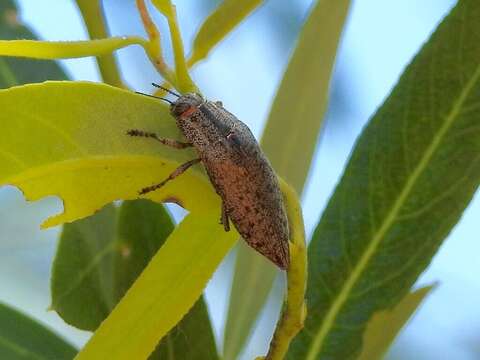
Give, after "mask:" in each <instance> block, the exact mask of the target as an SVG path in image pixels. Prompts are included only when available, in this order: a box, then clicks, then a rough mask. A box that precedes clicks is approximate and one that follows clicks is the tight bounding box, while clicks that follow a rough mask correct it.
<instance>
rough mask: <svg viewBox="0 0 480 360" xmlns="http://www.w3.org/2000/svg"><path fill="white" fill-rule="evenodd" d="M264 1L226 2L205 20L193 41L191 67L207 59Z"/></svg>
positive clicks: (228, 0) (242, 0)
mask: <svg viewBox="0 0 480 360" xmlns="http://www.w3.org/2000/svg"><path fill="white" fill-rule="evenodd" d="M262 2H263V0H224V1H223V2H222V3H221V4H220V5H219V6H218V7H217V8H216V9H215V11H214V12H212V13H211V14H210V16H209V17H208V18H207V19H206V20H205V22H204V23H203V24H202V26H201V27H200V30H199V31H198V33H197V35H196V37H195V40H194V41H193V50H192V54H191V56H190V58H189V60H188V64H189V66H192V65H193V64H195V63H196V62H198V61H200V60H202V59H204V58H206V57H207V56H208V54H209V53H210V51H211V50H212V49H213V48H214V47H215V45H217V44H218V43H219V42H220V41H221V40H222V39H223V38H224V37H225V36H227V35H228V33H230V32H231V31H232V30H233V29H234V28H235V27H236V26H237V25H238V24H239V23H240V22H241V21H242V20H243V19H245V18H246V17H247V16H248V15H249V14H250V13H251V12H252V11H253V10H255V9H256V8H257V7H258V6H259V5H260V4H261V3H262Z"/></svg>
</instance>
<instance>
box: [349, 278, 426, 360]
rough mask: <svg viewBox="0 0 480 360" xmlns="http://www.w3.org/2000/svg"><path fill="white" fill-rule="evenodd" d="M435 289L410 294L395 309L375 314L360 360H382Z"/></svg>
mask: <svg viewBox="0 0 480 360" xmlns="http://www.w3.org/2000/svg"><path fill="white" fill-rule="evenodd" d="M433 288H434V286H425V287H423V288H421V289H418V290H416V291H414V292H411V293H408V294H407V295H406V296H405V297H404V298H403V299H402V300H401V301H400V302H399V303H398V304H397V305H395V307H394V308H392V309H388V310H383V311H380V312H378V313H375V314H374V315H373V316H372V318H371V319H370V321H369V322H368V325H367V327H366V329H365V333H364V335H363V348H362V353H361V354H360V356H359V357H358V360H375V359H382V358H383V356H384V355H385V353H386V352H387V350H388V348H389V347H390V345H391V344H392V342H393V340H394V339H395V337H396V336H397V334H398V333H399V332H400V330H402V328H403V327H404V325H405V324H406V323H407V321H408V320H409V319H410V318H411V317H412V315H413V314H414V312H415V311H416V310H417V309H418V307H419V306H420V305H421V303H422V302H423V300H424V299H425V298H426V296H427V295H429V294H430V293H431V292H432V290H433Z"/></svg>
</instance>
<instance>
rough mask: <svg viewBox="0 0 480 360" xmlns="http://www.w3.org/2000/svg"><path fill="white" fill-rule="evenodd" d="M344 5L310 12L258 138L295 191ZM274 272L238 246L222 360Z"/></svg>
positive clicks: (323, 98) (234, 349) (234, 348)
mask: <svg viewBox="0 0 480 360" xmlns="http://www.w3.org/2000/svg"><path fill="white" fill-rule="evenodd" d="M349 5H350V1H348V0H341V1H338V0H322V1H319V2H318V3H317V5H316V6H315V7H314V8H313V10H312V12H311V14H310V16H309V18H308V20H307V21H306V23H305V25H304V27H303V30H302V32H301V34H300V36H299V40H298V43H297V46H296V49H295V51H294V53H293V56H292V58H291V60H290V63H289V65H288V68H287V70H286V73H285V75H284V78H283V80H282V83H281V85H280V88H279V89H278V92H277V96H276V97H275V100H274V103H273V107H272V110H271V112H270V117H269V119H268V122H267V126H266V128H265V131H264V134H263V137H262V142H261V143H262V147H263V149H264V150H265V153H266V154H267V156H268V157H269V160H270V162H271V163H272V165H273V167H274V168H275V170H276V171H277V172H278V174H279V175H281V176H282V177H284V179H285V180H286V181H287V182H288V183H289V184H291V185H292V186H293V187H294V188H295V190H296V191H297V192H298V193H301V192H302V189H303V185H304V182H305V179H306V178H307V175H308V171H309V169H310V163H311V159H312V156H313V152H314V149H315V145H316V142H317V138H318V135H319V132H320V129H321V124H322V121H323V117H324V113H325V108H326V104H327V99H328V90H329V84H330V77H331V73H332V69H333V64H334V60H335V55H336V51H337V46H338V43H339V39H340V34H341V32H342V29H343V25H344V22H345V19H346V17H347V13H348V9H349ZM292 99H295V100H294V101H292ZM276 273H277V271H276V269H275V268H274V267H273V266H271V264H269V263H268V262H267V261H265V259H263V258H262V257H260V256H258V255H257V254H255V253H254V252H253V251H251V249H250V248H248V247H247V246H244V245H243V244H240V246H239V248H238V254H237V262H236V266H235V275H234V280H233V285H232V296H231V297H230V305H229V310H228V318H227V325H226V328H225V355H226V357H227V358H234V357H235V356H236V355H238V353H239V351H240V350H241V349H242V347H243V344H244V343H245V341H246V340H247V338H248V335H249V334H250V332H251V329H252V328H253V326H254V324H255V321H256V319H257V317H258V314H259V313H260V311H261V309H262V308H263V306H264V304H265V301H266V299H267V296H268V294H269V293H270V290H271V288H272V284H273V280H274V278H275V275H276Z"/></svg>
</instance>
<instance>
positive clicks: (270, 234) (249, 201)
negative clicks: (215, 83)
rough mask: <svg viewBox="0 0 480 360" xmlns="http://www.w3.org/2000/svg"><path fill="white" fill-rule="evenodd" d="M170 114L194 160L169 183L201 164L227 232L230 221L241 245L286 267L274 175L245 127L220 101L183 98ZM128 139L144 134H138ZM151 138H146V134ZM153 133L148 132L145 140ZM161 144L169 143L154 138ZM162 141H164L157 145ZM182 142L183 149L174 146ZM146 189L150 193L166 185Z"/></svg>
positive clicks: (285, 233) (284, 226) (284, 223)
mask: <svg viewBox="0 0 480 360" xmlns="http://www.w3.org/2000/svg"><path fill="white" fill-rule="evenodd" d="M170 112H171V114H172V115H173V116H174V117H175V119H176V122H177V126H178V127H179V129H180V130H181V131H182V133H183V134H184V136H185V138H186V139H187V141H188V143H185V144H183V143H178V142H176V143H177V144H176V145H174V146H175V147H186V146H190V145H191V146H193V147H194V148H195V149H196V151H197V153H198V155H199V159H195V160H192V161H190V162H189V163H186V164H184V165H182V166H183V168H182V166H181V167H180V168H179V169H177V170H179V171H178V173H176V174H172V175H171V176H170V177H169V179H167V180H166V181H168V180H170V179H173V178H174V177H175V176H178V175H179V174H181V173H182V172H183V171H185V170H186V169H187V168H188V167H190V166H191V165H193V164H194V163H197V162H202V163H203V165H204V166H205V169H206V171H207V174H208V176H209V178H210V181H211V183H212V185H213V186H214V188H215V190H216V192H217V193H218V195H219V196H220V197H221V199H222V216H221V222H222V224H223V226H224V228H225V230H226V231H228V230H229V219H231V221H232V223H233V224H234V225H235V227H236V229H237V230H238V232H239V233H240V234H241V235H242V237H243V238H244V239H245V241H246V242H247V243H248V244H249V245H250V246H251V247H252V248H253V249H255V250H256V251H258V252H260V253H261V254H263V255H264V256H266V257H267V258H268V259H270V260H271V261H272V262H273V263H275V264H276V265H277V266H279V267H280V268H281V269H287V268H288V265H289V245H288V240H289V228H288V220H287V215H286V212H285V207H284V203H283V196H282V193H281V191H280V188H279V185H278V180H277V177H276V175H275V173H274V171H273V169H272V167H271V165H270V163H269V162H268V160H267V158H266V157H265V155H264V154H263V152H262V150H261V149H260V146H259V145H258V143H257V141H256V140H255V137H254V136H253V134H252V133H251V131H250V129H249V128H248V127H247V126H246V125H245V124H244V123H242V122H241V121H240V120H238V119H237V118H236V117H235V116H234V115H233V114H231V113H230V112H228V111H227V110H225V109H224V108H223V106H222V104H221V103H220V102H211V101H206V100H204V99H203V98H202V97H201V96H200V95H198V94H185V95H183V96H180V97H179V98H178V99H177V100H176V101H174V102H172V104H171V107H170ZM136 132H137V133H135V134H133V133H131V132H130V135H140V136H146V135H145V133H143V134H139V131H136ZM149 135H150V136H149ZM151 135H152V134H147V137H155V138H156V136H151ZM156 139H157V140H159V141H161V142H162V143H164V144H166V145H172V144H170V143H166V142H169V141H171V140H164V139H159V138H156ZM162 140H163V141H162ZM179 144H183V145H179ZM166 181H164V182H162V183H161V184H158V185H155V186H152V187H149V188H146V189H144V190H142V192H143V193H146V192H149V191H153V190H155V189H157V188H158V187H160V186H163V184H164V183H165V182H166Z"/></svg>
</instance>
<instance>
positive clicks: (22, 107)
mask: <svg viewBox="0 0 480 360" xmlns="http://www.w3.org/2000/svg"><path fill="white" fill-rule="evenodd" d="M59 99H61V101H59ZM0 108H1V109H2V111H1V112H0V123H1V124H2V131H1V132H0V159H1V161H0V185H4V184H12V185H15V186H17V187H19V188H20V189H21V190H22V191H23V192H24V194H25V196H26V197H27V198H28V199H29V200H36V199H40V198H42V197H45V196H48V195H56V196H59V197H61V198H62V200H63V202H64V213H63V214H61V215H58V216H56V217H54V218H50V219H49V220H48V221H47V222H46V223H45V224H44V226H52V225H57V224H61V223H64V222H71V221H74V220H77V219H80V218H83V217H86V216H88V215H91V214H93V213H94V212H95V211H97V210H98V209H100V208H102V207H103V206H105V205H106V204H109V203H111V202H112V201H114V200H118V199H135V198H137V197H138V191H139V190H140V189H142V188H144V187H145V186H148V185H152V184H155V183H158V182H160V181H162V180H163V179H165V178H166V177H168V175H169V174H170V173H172V172H173V171H174V169H175V168H177V167H178V166H179V165H180V164H181V163H184V162H185V161H187V160H190V159H193V158H194V157H195V156H196V154H195V153H194V151H193V150H189V149H185V150H177V149H171V148H169V147H167V146H163V145H161V144H159V143H158V142H156V141H153V140H152V139H144V138H132V137H130V136H127V135H126V132H127V131H128V130H129V129H132V128H135V129H142V130H146V131H152V132H155V133H157V134H158V135H159V136H161V137H166V138H172V139H178V140H182V137H181V135H180V131H179V130H178V128H177V127H176V124H175V121H174V120H173V118H172V117H171V116H170V114H169V111H168V108H167V107H166V106H165V105H164V104H163V103H161V102H160V101H158V100H155V99H151V98H148V97H146V96H141V95H136V94H134V93H132V92H128V91H125V90H121V89H118V88H114V87H111V86H107V85H102V84H94V83H87V82H47V83H43V84H35V85H25V86H22V87H15V88H11V89H8V90H0ZM145 197H146V198H150V199H153V200H156V201H157V202H162V201H164V202H165V201H170V202H177V203H179V204H181V205H182V206H183V207H184V208H186V209H188V210H190V211H191V212H204V211H216V212H218V213H220V208H221V207H220V199H219V197H218V195H217V194H216V193H215V192H214V191H213V188H212V186H211V184H210V182H209V181H208V179H207V178H206V176H205V175H204V173H203V172H202V171H200V170H199V169H198V168H196V169H195V168H194V169H191V170H188V171H187V172H186V173H185V174H183V175H182V176H180V177H178V178H177V179H175V181H171V182H170V183H168V184H167V185H166V186H164V187H162V188H161V189H159V190H158V191H155V192H152V193H150V194H148V195H147V196H145ZM216 218H218V215H217V216H216Z"/></svg>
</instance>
